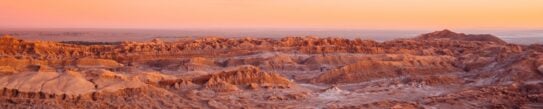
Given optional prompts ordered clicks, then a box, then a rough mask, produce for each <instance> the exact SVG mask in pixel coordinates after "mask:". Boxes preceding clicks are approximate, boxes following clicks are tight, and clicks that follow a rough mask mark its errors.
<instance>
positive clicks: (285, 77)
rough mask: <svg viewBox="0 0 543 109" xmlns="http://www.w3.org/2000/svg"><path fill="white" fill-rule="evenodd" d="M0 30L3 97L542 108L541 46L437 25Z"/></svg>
mask: <svg viewBox="0 0 543 109" xmlns="http://www.w3.org/2000/svg"><path fill="white" fill-rule="evenodd" d="M16 37H17V36H9V35H6V36H3V37H1V38H0V88H1V89H0V107H4V108H54V109H56V108H69V109H71V108H93V109H96V108H123V109H126V108H130V109H139V108H204V109H205V108H215V109H226V108H231V109H239V108H249V109H253V108H275V109H289V108H291V109H304V108H332V109H333V108H371V109H383V108H391V109H419V108H428V109H432V108H438V109H442V108H450V109H465V108H471V109H473V108H475V109H480V108H504V109H510V108H522V109H524V108H527V109H530V108H533V109H537V108H539V109H540V108H543V45H541V44H531V45H520V44H512V43H508V42H505V41H503V40H502V39H500V38H498V37H496V36H493V35H489V34H464V33H456V32H453V31H450V30H440V31H435V32H432V33H426V34H421V35H418V36H416V37H412V38H401V39H395V40H389V41H384V42H378V41H374V40H362V39H345V38H335V37H328V38H319V37H284V38H280V39H270V38H255V37H244V38H223V37H202V38H197V39H179V40H173V41H164V40H160V39H154V40H148V41H137V42H136V41H122V42H117V43H105V42H83V41H72V42H56V41H28V40H22V39H18V38H16Z"/></svg>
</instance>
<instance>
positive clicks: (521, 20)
mask: <svg viewBox="0 0 543 109" xmlns="http://www.w3.org/2000/svg"><path fill="white" fill-rule="evenodd" d="M542 19H543V0H0V28H149V29H186V28H324V29H443V28H449V29H540V28H543V20H542Z"/></svg>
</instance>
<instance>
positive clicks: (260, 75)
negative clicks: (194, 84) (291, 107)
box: [205, 66, 293, 91]
mask: <svg viewBox="0 0 543 109" xmlns="http://www.w3.org/2000/svg"><path fill="white" fill-rule="evenodd" d="M208 76H209V80H207V82H206V83H205V86H206V87H207V88H212V89H219V90H226V91H235V90H237V89H238V88H237V86H238V85H239V86H241V87H244V88H246V87H249V86H251V87H253V89H254V88H255V87H266V88H288V87H291V86H292V85H293V84H292V83H291V82H290V81H289V80H288V79H287V78H285V77H282V76H280V75H278V74H275V73H268V72H263V71H260V69H258V68H256V67H254V66H245V67H241V68H239V69H236V70H232V71H223V72H219V73H215V74H211V75H208Z"/></svg>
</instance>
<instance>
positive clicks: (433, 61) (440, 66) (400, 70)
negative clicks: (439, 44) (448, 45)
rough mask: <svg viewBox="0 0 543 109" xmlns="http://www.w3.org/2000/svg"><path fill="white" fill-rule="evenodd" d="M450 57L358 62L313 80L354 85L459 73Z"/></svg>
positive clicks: (407, 56)
mask: <svg viewBox="0 0 543 109" xmlns="http://www.w3.org/2000/svg"><path fill="white" fill-rule="evenodd" d="M452 61H453V60H452V58H451V57H419V56H409V55H404V56H399V57H397V56H391V57H386V58H383V59H382V60H360V61H359V62H357V63H354V64H349V65H346V66H343V67H340V68H337V69H333V70H331V71H329V72H326V73H323V74H321V75H319V76H317V77H316V78H315V79H313V80H312V81H313V82H317V83H356V82H363V81H369V80H373V79H380V78H391V77H401V76H410V75H428V74H439V73H448V72H455V71H461V70H460V69H458V68H456V67H454V66H453V64H452Z"/></svg>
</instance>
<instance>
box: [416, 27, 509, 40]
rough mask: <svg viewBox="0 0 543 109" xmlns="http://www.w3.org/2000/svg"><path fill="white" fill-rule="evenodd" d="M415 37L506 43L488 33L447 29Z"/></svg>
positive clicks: (419, 38) (420, 38) (421, 38)
mask: <svg viewBox="0 0 543 109" xmlns="http://www.w3.org/2000/svg"><path fill="white" fill-rule="evenodd" d="M415 39H418V40H434V39H448V40H461V41H485V42H495V43H499V44H506V43H507V42H505V41H503V40H501V39H500V38H498V37H496V36H494V35H490V34H464V33H457V32H453V31H451V30H448V29H444V30H441V31H434V32H431V33H426V34H422V35H420V36H418V37H416V38H415Z"/></svg>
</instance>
